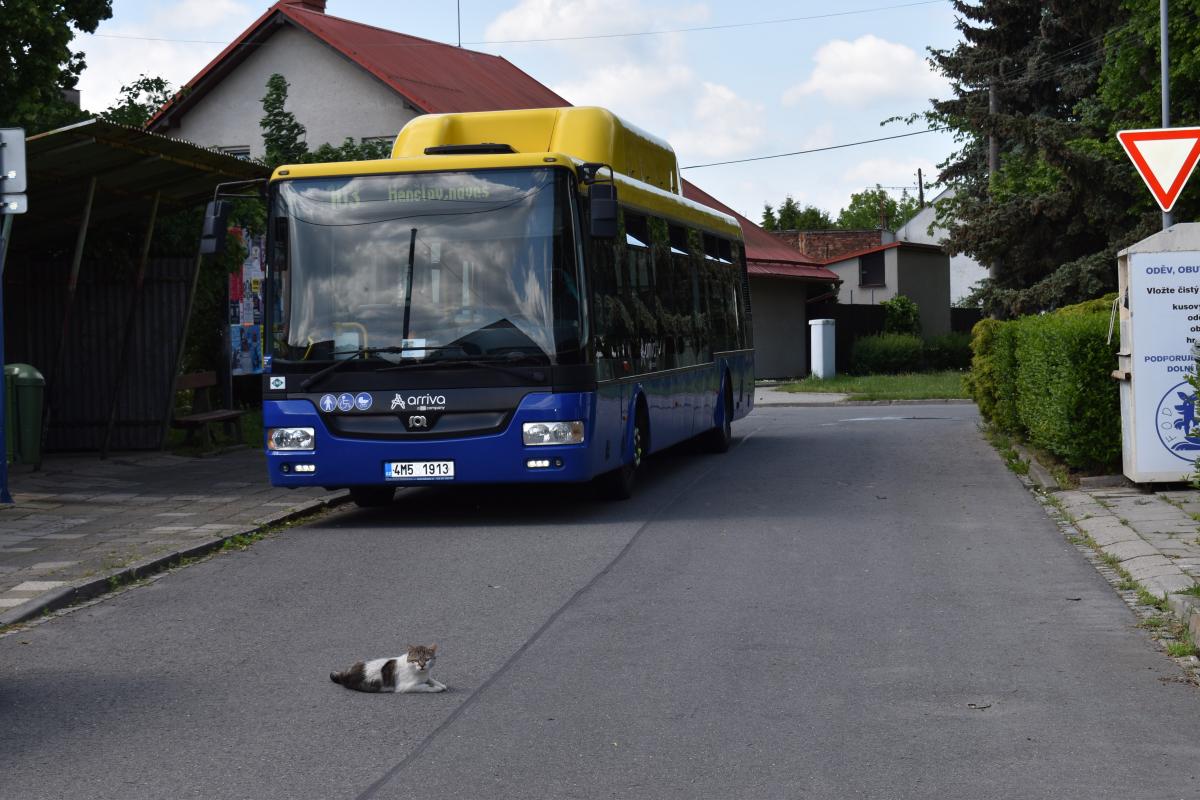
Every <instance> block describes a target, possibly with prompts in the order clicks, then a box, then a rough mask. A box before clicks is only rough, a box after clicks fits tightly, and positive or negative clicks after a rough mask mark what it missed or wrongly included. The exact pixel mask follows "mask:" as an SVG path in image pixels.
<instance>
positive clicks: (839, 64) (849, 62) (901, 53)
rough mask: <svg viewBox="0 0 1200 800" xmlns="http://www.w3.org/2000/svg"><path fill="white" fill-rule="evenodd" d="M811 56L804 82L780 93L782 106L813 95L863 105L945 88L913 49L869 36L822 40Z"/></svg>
mask: <svg viewBox="0 0 1200 800" xmlns="http://www.w3.org/2000/svg"><path fill="white" fill-rule="evenodd" d="M813 60H814V61H816V67H814V68H813V71H812V74H811V75H810V76H809V78H808V80H806V81H804V82H803V83H799V84H797V85H795V86H793V87H791V88H790V89H788V90H787V91H785V92H784V93H783V103H784V105H795V104H797V103H799V102H801V101H802V100H803V99H804V98H805V97H808V96H809V95H814V94H816V95H820V96H822V97H824V98H825V99H826V100H828V101H829V102H831V103H834V104H836V105H845V106H858V107H863V106H867V105H870V104H871V103H872V102H874V101H877V100H881V99H886V98H892V97H904V98H913V97H920V98H927V97H937V96H941V95H943V94H944V93H945V91H946V88H947V83H946V80H945V78H943V77H942V76H940V75H938V74H937V73H936V72H935V71H934V70H933V68H932V67H931V66H930V65H929V63H928V62H927V61H926V60H925V59H924V58H922V57H921V56H920V55H919V54H918V53H917V51H915V50H913V49H912V48H911V47H907V46H906V45H902V44H897V43H895V42H889V41H886V40H884V39H880V38H879V37H878V36H873V35H871V34H867V35H865V36H860V37H859V38H857V39H855V40H854V41H853V42H848V41H845V40H843V39H835V40H834V41H832V42H828V43H826V44H824V45H822V46H821V47H820V48H819V49H818V50H817V53H816V55H815V56H814V57H813Z"/></svg>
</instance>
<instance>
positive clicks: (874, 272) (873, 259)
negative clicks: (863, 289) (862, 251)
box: [858, 250, 887, 286]
mask: <svg viewBox="0 0 1200 800" xmlns="http://www.w3.org/2000/svg"><path fill="white" fill-rule="evenodd" d="M858 285H859V286H886V285H887V283H886V281H885V279H884V275H883V251H882V250H880V251H879V252H877V253H867V254H866V255H862V256H859V257H858Z"/></svg>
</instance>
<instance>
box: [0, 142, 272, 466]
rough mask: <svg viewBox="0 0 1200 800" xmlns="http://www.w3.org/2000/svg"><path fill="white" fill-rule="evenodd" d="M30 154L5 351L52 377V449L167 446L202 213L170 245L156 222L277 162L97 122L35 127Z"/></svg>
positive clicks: (48, 428) (13, 249)
mask: <svg viewBox="0 0 1200 800" xmlns="http://www.w3.org/2000/svg"><path fill="white" fill-rule="evenodd" d="M26 155H27V167H28V175H29V186H28V192H27V195H28V198H29V212H28V213H27V214H25V215H22V216H21V217H19V218H17V219H16V220H15V222H14V224H13V229H12V232H11V244H10V247H9V252H8V258H7V260H6V263H5V268H4V269H5V275H4V278H3V279H4V326H5V328H4V330H5V346H6V347H5V349H6V352H5V354H4V357H5V359H4V360H5V361H6V362H9V363H15V362H25V363H29V364H32V365H33V366H35V367H36V368H37V369H38V370H40V371H41V372H42V374H43V375H44V376H45V378H46V396H45V416H44V424H43V444H44V447H45V449H47V450H51V451H98V452H99V453H100V454H101V456H104V455H107V453H108V452H109V451H110V450H136V449H158V448H160V447H161V446H162V444H163V441H164V439H165V434H166V430H167V427H168V426H169V424H170V418H171V412H172V408H173V405H174V392H175V376H176V374H177V373H178V372H179V365H180V360H181V357H182V353H183V346H184V339H185V336H186V333H187V329H188V323H189V321H190V319H191V316H192V310H193V307H194V305H195V303H196V288H197V281H198V277H199V275H200V267H201V258H200V255H199V253H198V252H197V242H198V238H199V220H198V219H197V224H196V230H195V231H194V232H181V231H180V230H178V228H179V226H178V225H176V226H175V230H173V231H170V232H169V233H170V234H171V235H172V236H173V238H174V239H175V241H174V242H173V243H164V242H162V241H159V240H157V239H156V237H158V239H161V238H163V236H164V233H163V226H162V225H161V224H159V223H160V222H161V221H162V220H163V219H164V217H165V216H166V215H168V214H170V213H171V212H175V211H179V210H183V209H192V208H196V207H198V206H200V205H202V204H203V203H204V202H205V201H206V200H208V199H210V198H211V197H212V195H213V191H214V189H215V187H216V186H217V184H219V183H224V182H229V181H241V180H251V179H257V178H263V177H266V176H267V175H268V173H269V171H268V170H267V168H266V167H263V166H262V165H260V164H256V163H254V162H250V161H246V160H243V159H239V158H235V157H233V156H230V155H227V154H224V153H221V152H218V151H215V150H209V149H207V148H203V147H198V146H196V145H193V144H190V143H188V142H184V141H180V140H176V139H170V138H167V137H165V136H160V135H158V134H153V133H149V132H146V131H144V130H141V129H138V128H131V127H126V126H123V125H117V124H114V123H111V122H107V121H104V120H99V119H93V120H88V121H86V122H81V123H78V124H75V125H71V126H68V127H65V128H60V129H58V130H54V131H49V132H47V133H41V134H38V135H35V136H31V137H29V138H28V139H27V140H26ZM156 231H157V233H156ZM181 233H182V235H181ZM189 233H191V235H190V236H189V235H188V234H189ZM214 335H217V334H216V332H214Z"/></svg>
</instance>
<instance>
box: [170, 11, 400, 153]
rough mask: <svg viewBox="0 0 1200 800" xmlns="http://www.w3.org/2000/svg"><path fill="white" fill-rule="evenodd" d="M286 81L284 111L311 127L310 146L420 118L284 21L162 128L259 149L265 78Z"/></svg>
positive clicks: (395, 128)
mask: <svg viewBox="0 0 1200 800" xmlns="http://www.w3.org/2000/svg"><path fill="white" fill-rule="evenodd" d="M274 73H279V74H280V75H283V76H284V78H286V79H287V82H288V84H289V88H288V101H287V110H288V111H291V112H292V113H293V114H294V115H295V116H296V120H297V121H298V122H300V123H301V124H302V125H304V126H305V128H307V130H308V135H307V137H306V138H307V140H308V145H309V147H310V148H313V149H315V148H317V147H319V146H320V145H322V144H325V143H326V142H328V143H330V144H341V143H342V141H343V140H345V139H346V137H347V136H349V137H352V138H354V140H355V141H359V140H361V139H363V138H369V137H376V136H389V137H394V136H395V135H396V134H397V133H399V132H400V129H401V128H402V127H404V124H405V123H406V122H408V121H409V120H410V119H412V118H413V117H415V116H417V113H418V112H417V111H415V110H413V109H412V108H408V107H406V106H405V103H404V101H403V99H402V98H401V97H400V96H399V95H398V94H397V93H396V92H395V91H394V90H393V89H391V88H389V87H388V86H385V85H384V84H383V83H381V82H380V81H379V80H377V79H375V78H374V77H372V76H371V75H370V74H369V73H367V72H365V71H363V69H362V67H359V66H358V65H356V64H353V63H351V62H350V61H348V60H347V59H346V58H345V57H343V56H342V55H340V54H339V53H338V52H337V51H335V50H334V49H333V48H331V47H329V46H328V45H326V44H324V43H322V42H321V41H319V40H318V39H317V38H316V37H314V36H312V35H311V34H309V33H307V32H305V31H301V30H298V29H296V28H294V27H292V26H290V25H285V26H283V27H282V28H281V29H280V30H279V31H278V32H276V33H275V34H274V35H272V36H271V37H270V38H269V39H267V41H266V42H265V43H264V44H263V45H262V46H260V47H258V48H255V50H254V52H252V53H251V54H250V55H249V56H247V58H246V60H245V61H243V62H242V63H241V64H239V65H238V67H237V68H236V69H235V70H233V71H232V72H230V73H229V74H228V75H226V76H225V78H224V79H223V80H222V81H220V82H219V83H218V84H217V85H216V86H214V87H213V90H212V91H210V92H209V93H208V94H206V95H204V96H203V97H202V98H200V100H198V101H197V102H196V104H195V105H194V106H192V107H191V108H190V109H189V110H188V113H187V114H185V115H184V116H183V117H182V119H181V120H180V125H179V127H177V128H172V129H170V130H169V131H168V132H167V134H168V135H169V136H173V137H175V138H179V139H186V140H187V141H190V142H195V143H196V144H200V145H205V146H207V147H245V146H249V147H250V155H251V156H254V157H259V156H261V155H263V140H262V128H261V127H259V121H260V120H261V119H262V116H263V109H262V99H263V96H264V95H265V94H266V93H267V79H268V78H270V77H271V75H272V74H274Z"/></svg>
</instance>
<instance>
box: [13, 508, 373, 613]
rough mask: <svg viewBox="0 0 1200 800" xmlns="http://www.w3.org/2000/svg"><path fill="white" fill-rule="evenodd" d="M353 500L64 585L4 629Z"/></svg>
mask: <svg viewBox="0 0 1200 800" xmlns="http://www.w3.org/2000/svg"><path fill="white" fill-rule="evenodd" d="M349 501H350V495H349V493H343V494H340V495H336V496H334V497H331V498H328V499H325V500H313V501H311V502H310V503H307V504H305V505H304V506H301V507H300V508H297V509H294V510H292V511H288V512H286V513H284V514H280V515H279V516H277V517H272V518H271V519H269V520H266V521H264V522H261V523H259V524H258V525H255V526H254V527H252V528H245V529H243V530H240V531H236V532H234V533H229V534H223V535H221V536H217V537H215V538H212V539H207V540H205V541H203V542H200V543H198V544H195V545H192V546H190V547H186V548H183V549H181V550H175V551H173V552H171V553H167V554H166V555H162V556H154V557H152V558H147V559H144V560H142V561H139V562H137V563H136V564H132V565H130V566H128V567H125V568H124V569H120V570H117V571H116V572H111V573H109V574H107V575H103V576H100V577H97V578H89V579H88V580H85V581H80V582H78V583H74V584H72V585H70V586H63V587H61V588H59V589H55V590H53V591H50V592H46V593H44V594H42V595H41V596H39V597H35V598H33V599H31V600H30V601H29V602H27V603H24V604H22V605H19V606H17V607H16V608H11V609H9V610H7V611H5V612H4V613H3V614H0V628H3V627H5V626H8V625H18V624H20V623H22V622H28V621H29V620H31V619H33V618H35V617H40V616H41V615H43V614H47V613H50V612H52V611H59V610H61V609H64V608H67V607H68V606H73V605H77V604H78V603H83V602H85V601H88V600H94V599H95V598H97V597H101V596H103V595H106V594H109V593H111V592H114V591H116V590H118V589H120V588H121V587H122V586H124V585H125V584H127V583H129V582H131V581H136V580H141V579H143V578H148V577H150V576H151V575H154V574H157V573H159V572H165V571H166V570H168V569H170V568H171V567H172V566H173V565H175V564H178V563H179V562H180V561H183V560H184V559H189V558H199V557H201V556H206V555H208V554H210V553H212V552H214V551H216V550H219V549H221V547H223V546H224V545H225V543H226V542H228V541H229V540H231V539H235V538H237V537H238V536H249V535H252V534H255V533H259V532H260V531H263V530H265V529H267V528H270V527H272V526H274V525H279V524H282V523H285V522H291V521H292V520H294V519H298V518H300V517H306V516H308V515H309V514H312V513H313V512H315V511H320V510H322V509H326V508H336V507H338V506H340V505H344V504H345V503H347V502H349Z"/></svg>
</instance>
